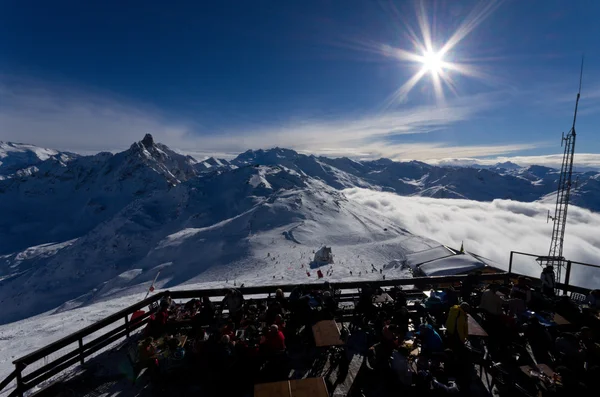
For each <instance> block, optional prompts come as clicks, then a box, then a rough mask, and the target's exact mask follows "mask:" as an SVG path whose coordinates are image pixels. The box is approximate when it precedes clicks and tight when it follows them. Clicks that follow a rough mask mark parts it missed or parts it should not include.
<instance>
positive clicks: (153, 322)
mask: <svg viewBox="0 0 600 397" xmlns="http://www.w3.org/2000/svg"><path fill="white" fill-rule="evenodd" d="M168 319H169V302H168V301H161V302H160V306H159V307H158V310H157V312H156V313H154V314H152V315H151V316H150V321H148V325H147V326H146V329H145V330H144V334H145V335H146V336H151V337H153V338H158V337H160V336H162V335H163V334H164V333H165V332H166V331H167V320H168Z"/></svg>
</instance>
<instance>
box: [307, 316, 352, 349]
mask: <svg viewBox="0 0 600 397" xmlns="http://www.w3.org/2000/svg"><path fill="white" fill-rule="evenodd" d="M312 331H313V336H314V338H315V345H316V346H317V347H325V346H341V345H343V344H344V342H343V341H342V339H341V338H340V330H339V328H338V326H337V324H336V323H335V321H334V320H323V321H319V322H318V323H316V324H315V325H313V327H312Z"/></svg>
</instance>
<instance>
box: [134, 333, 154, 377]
mask: <svg viewBox="0 0 600 397" xmlns="http://www.w3.org/2000/svg"><path fill="white" fill-rule="evenodd" d="M139 360H140V365H141V366H142V368H148V372H149V373H150V376H151V377H154V375H155V374H156V373H158V360H157V359H156V347H155V346H154V338H152V337H148V338H146V339H144V340H143V341H142V343H140V345H139Z"/></svg>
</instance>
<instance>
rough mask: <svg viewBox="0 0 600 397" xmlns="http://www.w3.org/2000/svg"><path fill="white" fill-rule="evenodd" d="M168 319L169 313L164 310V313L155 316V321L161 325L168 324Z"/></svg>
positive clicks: (160, 312)
mask: <svg viewBox="0 0 600 397" xmlns="http://www.w3.org/2000/svg"><path fill="white" fill-rule="evenodd" d="M168 318H169V312H168V311H166V310H163V311H159V312H158V313H156V315H155V316H154V321H156V322H157V323H159V324H162V325H165V324H166V323H167V319H168Z"/></svg>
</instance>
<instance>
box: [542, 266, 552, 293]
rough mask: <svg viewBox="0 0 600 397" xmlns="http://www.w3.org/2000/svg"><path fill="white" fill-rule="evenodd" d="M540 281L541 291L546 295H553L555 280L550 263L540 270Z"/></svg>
mask: <svg viewBox="0 0 600 397" xmlns="http://www.w3.org/2000/svg"><path fill="white" fill-rule="evenodd" d="M540 281H541V282H542V293H543V294H544V295H545V296H547V297H554V288H555V280H554V267H553V266H552V265H548V266H546V267H545V268H544V270H542V274H541V275H540Z"/></svg>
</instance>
